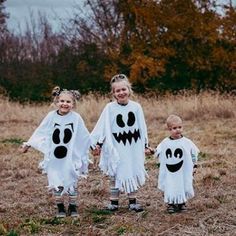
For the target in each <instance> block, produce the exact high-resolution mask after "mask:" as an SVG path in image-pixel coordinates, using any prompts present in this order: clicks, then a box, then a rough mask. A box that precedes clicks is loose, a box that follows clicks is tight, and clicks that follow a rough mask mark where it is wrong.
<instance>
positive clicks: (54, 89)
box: [52, 86, 61, 97]
mask: <svg viewBox="0 0 236 236" xmlns="http://www.w3.org/2000/svg"><path fill="white" fill-rule="evenodd" d="M60 92H61V88H60V87H59V86H56V87H54V88H53V90H52V96H54V97H56V96H59V94H60Z"/></svg>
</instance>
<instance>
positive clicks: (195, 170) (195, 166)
mask: <svg viewBox="0 0 236 236" xmlns="http://www.w3.org/2000/svg"><path fill="white" fill-rule="evenodd" d="M196 173H197V164H194V166H193V175H195V174H196Z"/></svg>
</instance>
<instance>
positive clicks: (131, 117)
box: [127, 111, 135, 126]
mask: <svg viewBox="0 0 236 236" xmlns="http://www.w3.org/2000/svg"><path fill="white" fill-rule="evenodd" d="M134 123H135V115H134V113H133V112H132V111H131V112H129V113H128V122H127V125H128V126H132V125H133V124H134Z"/></svg>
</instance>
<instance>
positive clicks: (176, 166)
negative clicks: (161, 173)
mask: <svg viewBox="0 0 236 236" xmlns="http://www.w3.org/2000/svg"><path fill="white" fill-rule="evenodd" d="M182 165H183V160H182V161H180V162H179V163H177V164H174V165H168V164H166V167H167V169H168V170H169V171H170V172H172V173H173V172H176V171H178V170H179V169H180V168H181V167H182Z"/></svg>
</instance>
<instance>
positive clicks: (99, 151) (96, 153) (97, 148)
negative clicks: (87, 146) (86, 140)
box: [91, 145, 101, 156]
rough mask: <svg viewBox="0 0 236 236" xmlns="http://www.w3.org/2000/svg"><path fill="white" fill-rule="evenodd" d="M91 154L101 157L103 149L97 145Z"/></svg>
mask: <svg viewBox="0 0 236 236" xmlns="http://www.w3.org/2000/svg"><path fill="white" fill-rule="evenodd" d="M91 152H92V155H93V156H100V154H101V147H100V146H99V145H96V146H95V148H94V149H93V150H92V151H91Z"/></svg>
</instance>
